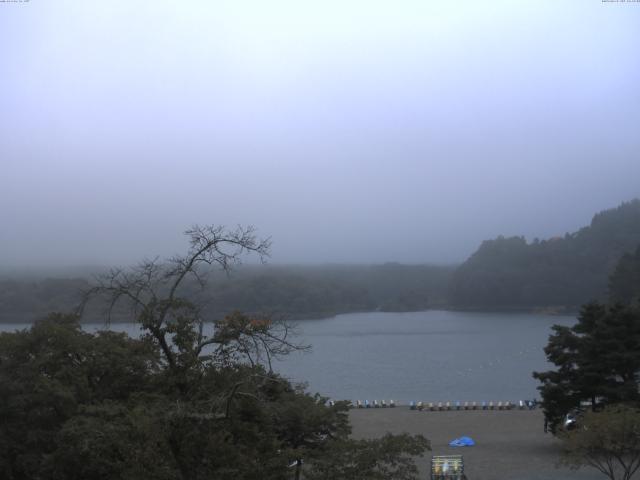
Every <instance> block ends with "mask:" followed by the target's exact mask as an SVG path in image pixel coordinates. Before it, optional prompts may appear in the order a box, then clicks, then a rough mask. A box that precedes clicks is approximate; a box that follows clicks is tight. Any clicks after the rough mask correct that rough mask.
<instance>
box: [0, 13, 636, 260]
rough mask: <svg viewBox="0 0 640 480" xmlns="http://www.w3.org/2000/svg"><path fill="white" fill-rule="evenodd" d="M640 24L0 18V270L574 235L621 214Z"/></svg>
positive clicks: (454, 250)
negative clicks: (206, 235) (191, 245)
mask: <svg viewBox="0 0 640 480" xmlns="http://www.w3.org/2000/svg"><path fill="white" fill-rule="evenodd" d="M639 21H640V8H637V5H633V4H630V3H629V4H624V3H621V4H615V3H607V2H600V1H594V2H585V1H583V0H579V1H578V0H567V1H550V0H540V1H536V2H518V3H514V2H507V1H494V2H472V1H462V2H456V3H455V5H454V4H446V3H445V2H435V1H429V2H417V1H412V2H407V3H406V4H402V5H401V6H399V5H395V6H391V5H387V4H385V3H384V2H353V3H349V4H348V5H345V4H343V3H342V2H322V3H309V4H305V5H304V6H302V5H301V4H299V3H297V2H291V1H279V2H275V3H270V4H269V5H264V4H261V3H260V2H226V1H222V2H216V3H207V2H195V3H192V4H190V7H189V8H184V7H183V6H181V5H179V4H178V3H177V2H153V3H144V2H142V3H136V4H131V3H130V2H124V1H113V2H101V3H94V2H82V3H80V2H71V1H63V2H54V3H50V2H49V3H44V2H36V1H31V2H26V3H16V4H13V3H6V4H0V40H1V42H0V52H1V53H2V57H3V62H2V65H0V72H1V73H2V75H0V88H1V92H2V93H1V94H0V105H1V108H2V109H1V111H2V114H1V115H0V127H1V128H0V166H1V168H2V170H1V174H0V225H2V228H1V229H0V245H1V246H2V249H0V266H4V267H6V268H15V267H18V268H22V267H25V268H26V267H28V268H32V267H61V266H71V265H128V264H131V263H135V262H137V261H139V260H140V259H142V258H145V257H154V256H156V255H157V256H159V257H160V258H164V257H167V256H171V255H173V254H176V253H180V252H183V251H184V250H185V248H186V242H185V239H184V237H183V236H182V232H183V231H184V230H185V229H186V228H188V227H189V226H191V225H192V224H196V223H198V224H222V225H227V226H234V225H237V224H240V225H254V226H255V227H256V228H257V231H258V235H261V236H265V237H271V238H272V239H273V249H272V256H271V258H270V259H269V262H270V263H272V264H276V265H279V264H282V265H289V264H332V263H333V264H335V263H343V264H344V263H346V264H382V263H385V262H400V263H406V264H440V265H442V264H445V265H446V264H455V263H461V262H463V261H464V260H465V259H466V258H467V257H468V256H469V255H471V253H473V252H474V251H475V249H476V248H477V247H478V246H479V245H480V243H481V242H482V241H483V240H486V239H491V238H495V237H496V236H498V235H504V236H524V237H525V238H527V239H528V240H529V241H530V240H532V239H534V238H536V237H538V238H541V239H542V238H550V237H554V236H562V235H564V234H565V233H566V232H573V231H576V230H578V229H579V228H581V227H583V226H586V225H588V224H589V222H590V221H591V218H592V216H593V215H594V214H595V213H597V212H599V211H602V210H605V209H609V208H614V207H616V206H618V205H619V204H621V203H622V202H625V201H629V200H631V199H632V198H635V197H639V196H640V184H639V183H638V178H640V159H638V152H639V151H640V136H638V135H637V125H639V124H640V109H639V108H638V105H640V91H639V90H638V88H637V85H638V80H639V77H640V56H639V55H638V52H637V45H640V29H638V28H637V25H638V24H640V23H639ZM247 261H251V260H250V259H247Z"/></svg>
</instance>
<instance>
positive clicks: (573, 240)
mask: <svg viewBox="0 0 640 480" xmlns="http://www.w3.org/2000/svg"><path fill="white" fill-rule="evenodd" d="M639 248H640V200H633V201H631V202H628V203H623V204H622V205H620V206H619V207H617V208H614V209H611V210H606V211H603V212H601V213H598V214H596V215H595V216H594V217H593V220H592V222H591V224H590V225H589V226H587V227H584V228H582V229H580V230H579V231H577V232H575V233H571V234H569V233H568V234H566V235H565V236H564V237H557V238H551V239H548V240H538V239H536V240H534V241H533V242H527V241H526V240H525V239H524V237H509V238H507V237H502V236H500V237H498V238H496V239H494V240H487V241H485V242H483V243H482V244H481V245H480V247H479V248H478V250H477V251H476V252H475V253H473V254H472V255H471V257H470V258H469V259H468V260H467V261H465V262H464V263H463V264H462V265H460V266H458V267H457V268H456V267H454V266H435V265H401V264H397V263H386V264H382V265H323V266H273V265H260V266H256V265H244V266H242V267H241V268H238V269H236V270H235V271H234V273H233V275H231V276H226V275H224V274H221V273H220V272H215V271H213V272H211V281H210V282H209V284H208V287H207V290H206V291H202V290H201V289H200V288H199V286H198V284H197V282H196V281H194V280H192V281H190V282H189V283H187V285H185V289H186V290H187V295H188V296H189V298H191V299H193V300H197V301H198V302H199V303H200V304H202V305H203V308H204V309H206V311H207V313H208V315H209V316H210V317H212V318H214V317H215V318H221V317H223V316H224V315H227V314H229V313H231V312H233V311H234V310H236V309H239V310H242V311H244V312H249V313H265V312H266V313H277V314H280V315H283V316H286V317H289V318H295V319H304V318H312V317H313V318H321V317H326V316H331V315H334V314H338V313H348V312H358V311H376V310H380V311H396V312H402V311H417V310H426V309H430V308H457V309H469V310H474V309H482V310H491V309H495V310H501V309H520V310H529V309H544V310H549V311H551V312H558V313H561V312H563V311H571V312H573V311H577V310H578V309H579V306H580V305H583V304H585V303H587V302H590V301H604V300H606V298H607V295H608V290H609V289H611V290H612V291H615V292H617V294H618V295H620V299H621V300H626V299H628V297H629V295H637V292H636V293H634V292H633V291H630V290H629V288H630V287H629V285H631V284H637V283H638V279H637V278H635V277H633V275H635V274H634V273H632V269H631V270H630V268H631V265H632V263H633V262H640V253H639V252H638V249H639ZM623 256H626V257H625V258H626V260H625V262H622V263H619V260H620V259H621V258H622V257H623ZM616 265H618V268H619V269H618V270H616V271H615V272H614V269H615V268H616ZM612 274H613V276H611V278H610V275H612ZM88 284H89V277H85V278H72V279H63V278H47V279H30V280H25V279H18V278H17V277H16V276H12V277H6V276H5V278H3V279H2V278H0V322H12V321H14V322H15V321H29V320H33V319H34V318H36V317H37V316H38V315H40V316H41V315H44V314H46V313H47V312H50V311H70V310H72V309H73V308H74V306H75V305H76V304H77V303H78V302H79V296H78V292H79V291H80V290H82V289H84V288H86V287H87V286H88ZM100 315H101V312H100V311H97V310H93V311H89V312H87V315H86V319H89V320H91V319H93V320H97V319H99V318H100ZM120 319H126V312H125V311H123V310H120V311H116V312H114V320H116V321H118V320H120Z"/></svg>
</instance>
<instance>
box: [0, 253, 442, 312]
mask: <svg viewBox="0 0 640 480" xmlns="http://www.w3.org/2000/svg"><path fill="white" fill-rule="evenodd" d="M453 270H454V267H447V266H430V265H400V264H393V263H390V264H383V265H371V266H357V265H356V266H342V265H331V266H272V265H260V266H256V265H243V266H240V267H238V268H236V269H235V270H234V272H233V273H232V274H231V275H230V276H227V275H225V274H221V273H220V272H215V271H212V272H210V281H209V283H208V285H207V288H206V290H204V291H203V290H201V289H200V288H199V285H198V284H197V282H196V281H195V280H193V279H191V280H189V281H188V282H185V283H186V285H185V295H187V296H188V297H189V298H190V299H192V300H197V301H198V303H199V304H201V305H202V306H203V307H202V308H203V309H205V310H206V312H207V314H208V316H209V317H210V318H222V317H224V316H225V315H227V314H230V313H232V312H233V311H235V310H241V311H244V312H248V313H276V314H278V315H283V316H286V317H288V318H292V319H304V318H321V317H326V316H331V315H335V314H338V313H348V312H359V311H375V310H381V311H416V310H425V309H428V308H434V307H443V306H445V305H446V303H447V299H446V295H447V287H448V283H449V280H450V278H451V275H452V273H453ZM88 286H89V279H85V278H76V279H60V278H57V279H54V278H49V279H41V280H36V279H31V280H19V279H15V278H11V279H4V280H0V312H1V315H0V321H5V322H12V321H13V322H16V321H27V320H33V319H34V318H37V317H38V316H42V315H45V314H46V313H47V312H50V311H73V309H74V308H75V306H76V305H77V304H78V303H79V302H80V292H81V291H82V290H84V289H86V288H87V287H88ZM127 318H128V317H127V312H126V310H124V309H117V310H116V311H115V312H113V320H114V321H122V320H126V319H127ZM85 319H88V320H95V321H98V320H101V319H102V311H101V310H100V309H99V308H90V309H89V311H88V312H87V314H86V315H85Z"/></svg>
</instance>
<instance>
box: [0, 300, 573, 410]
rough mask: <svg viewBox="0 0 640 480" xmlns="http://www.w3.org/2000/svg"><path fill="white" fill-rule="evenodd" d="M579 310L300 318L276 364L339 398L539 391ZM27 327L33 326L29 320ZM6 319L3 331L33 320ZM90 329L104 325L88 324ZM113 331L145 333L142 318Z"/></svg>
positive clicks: (470, 397)
mask: <svg viewBox="0 0 640 480" xmlns="http://www.w3.org/2000/svg"><path fill="white" fill-rule="evenodd" d="M556 323H557V324H562V325H571V324H573V323H575V318H573V317H560V316H553V317H552V316H545V315H537V314H524V313H522V314H513V313H508V314H507V313H504V314H503V313H477V312H450V311H435V310H430V311H425V312H411V313H381V312H373V313H354V314H345V315H338V316H336V317H333V318H326V319H321V320H304V321H300V322H297V331H298V334H299V335H298V337H297V340H298V341H299V342H300V343H304V344H310V345H311V346H312V350H311V352H310V353H300V352H296V353H293V354H291V355H289V356H288V357H285V358H284V359H282V360H281V361H279V362H277V363H276V364H275V365H274V368H275V369H276V370H277V371H279V372H280V373H282V374H283V375H285V376H286V377H288V378H290V379H291V380H293V381H295V382H303V381H306V382H308V384H309V390H310V391H311V392H319V393H321V394H322V395H326V396H329V397H331V398H334V399H348V400H352V401H354V400H357V399H361V400H364V399H369V400H373V399H378V400H380V399H391V398H392V399H394V400H395V401H396V402H402V403H407V402H409V401H411V400H414V401H419V400H422V401H434V402H437V401H461V402H464V401H477V402H481V401H483V400H484V401H489V400H493V401H500V400H502V401H505V400H510V401H515V400H519V399H524V398H534V397H537V396H538V394H537V390H536V386H537V385H538V383H537V382H536V381H535V380H534V379H533V378H532V377H531V372H532V371H534V370H546V369H548V368H549V367H550V365H549V364H547V362H546V359H545V356H544V352H543V350H542V349H543V348H544V346H545V345H546V343H547V339H548V336H549V334H550V332H551V330H550V327H551V325H553V324H556ZM27 326H28V325H27ZM27 326H25V325H24V324H2V325H0V330H5V331H7V330H8V331H10V330H15V329H16V328H25V327H27ZM85 328H86V329H87V330H90V331H93V330H96V329H98V328H102V325H97V324H89V325H86V326H85ZM111 328H113V329H114V330H120V331H126V332H127V333H129V334H130V335H132V336H138V335H139V333H140V329H139V326H138V325H136V324H133V323H131V324H114V325H112V327H111Z"/></svg>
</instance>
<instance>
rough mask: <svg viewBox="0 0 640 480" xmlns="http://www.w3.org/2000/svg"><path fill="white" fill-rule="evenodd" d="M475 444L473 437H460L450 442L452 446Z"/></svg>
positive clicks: (470, 445)
mask: <svg viewBox="0 0 640 480" xmlns="http://www.w3.org/2000/svg"><path fill="white" fill-rule="evenodd" d="M475 444H476V442H474V441H473V439H472V438H471V437H460V438H456V439H455V440H451V441H450V442H449V446H450V447H472V446H474V445H475Z"/></svg>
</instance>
